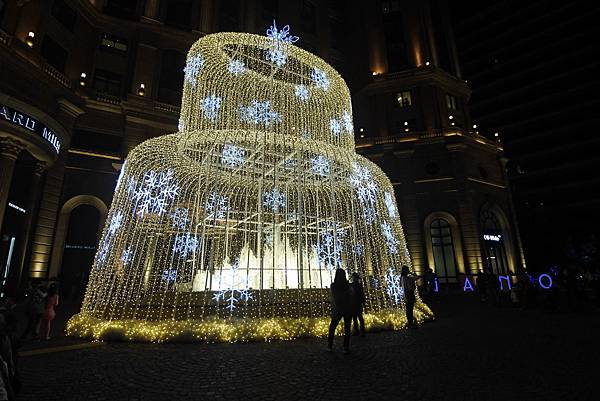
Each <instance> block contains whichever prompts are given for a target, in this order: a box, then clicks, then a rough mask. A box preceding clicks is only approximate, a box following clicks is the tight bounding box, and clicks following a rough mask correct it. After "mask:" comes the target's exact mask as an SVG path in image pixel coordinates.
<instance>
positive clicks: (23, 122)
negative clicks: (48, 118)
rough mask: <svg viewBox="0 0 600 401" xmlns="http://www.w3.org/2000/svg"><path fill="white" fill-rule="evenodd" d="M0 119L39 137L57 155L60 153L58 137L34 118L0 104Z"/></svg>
mask: <svg viewBox="0 0 600 401" xmlns="http://www.w3.org/2000/svg"><path fill="white" fill-rule="evenodd" d="M0 118H1V119H4V120H6V121H8V122H10V123H12V124H14V125H18V126H20V127H23V128H25V129H26V130H28V131H31V132H33V133H35V134H36V135H38V136H41V137H42V138H44V139H45V140H46V141H47V142H48V143H50V145H52V147H53V148H54V149H55V150H56V153H57V154H58V153H59V152H60V145H61V143H60V139H59V138H58V136H56V134H55V133H54V132H52V130H51V129H50V128H48V127H46V126H45V125H44V124H42V123H41V122H39V121H38V120H36V119H35V118H33V117H31V116H29V115H27V114H25V113H22V112H20V111H19V110H16V109H13V108H11V107H8V106H5V105H3V104H0Z"/></svg>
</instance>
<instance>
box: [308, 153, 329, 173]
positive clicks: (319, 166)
mask: <svg viewBox="0 0 600 401" xmlns="http://www.w3.org/2000/svg"><path fill="white" fill-rule="evenodd" d="M311 162H312V171H313V172H314V173H315V174H318V175H320V176H321V177H327V176H328V175H329V171H330V170H331V166H330V163H329V160H328V159H327V158H326V157H325V156H323V155H317V156H315V157H313V158H312V159H311Z"/></svg>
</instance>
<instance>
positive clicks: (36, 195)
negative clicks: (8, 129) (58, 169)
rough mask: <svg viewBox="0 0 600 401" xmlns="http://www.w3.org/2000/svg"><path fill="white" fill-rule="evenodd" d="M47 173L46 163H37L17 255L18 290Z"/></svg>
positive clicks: (21, 283) (20, 285)
mask: <svg viewBox="0 0 600 401" xmlns="http://www.w3.org/2000/svg"><path fill="white" fill-rule="evenodd" d="M45 171H46V163H44V162H37V163H36V165H35V171H34V173H33V177H32V179H31V185H30V188H31V192H30V193H29V199H28V202H27V205H26V210H27V212H26V213H27V214H26V215H25V229H24V230H23V239H22V240H21V241H20V243H19V249H18V252H17V255H18V257H19V276H18V279H17V288H19V289H20V288H21V287H22V286H23V282H22V281H21V280H23V267H24V266H25V261H26V260H27V254H28V253H29V252H28V248H29V243H30V242H31V236H32V235H31V233H32V231H33V221H34V216H36V215H37V208H38V203H39V199H40V193H41V189H42V176H43V175H44V172H45Z"/></svg>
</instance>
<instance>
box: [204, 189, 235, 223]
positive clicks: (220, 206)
mask: <svg viewBox="0 0 600 401" xmlns="http://www.w3.org/2000/svg"><path fill="white" fill-rule="evenodd" d="M229 211H231V207H230V206H229V198H228V197H227V196H225V195H219V194H217V193H216V192H213V193H211V194H210V196H209V197H208V201H207V202H206V213H207V217H208V218H210V219H224V218H225V213H227V212H229Z"/></svg>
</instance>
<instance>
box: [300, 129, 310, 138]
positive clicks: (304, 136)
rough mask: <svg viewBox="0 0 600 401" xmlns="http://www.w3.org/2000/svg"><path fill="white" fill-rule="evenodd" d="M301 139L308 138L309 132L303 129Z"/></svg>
mask: <svg viewBox="0 0 600 401" xmlns="http://www.w3.org/2000/svg"><path fill="white" fill-rule="evenodd" d="M302 139H310V132H308V131H304V132H303V133H302Z"/></svg>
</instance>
